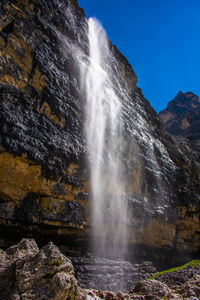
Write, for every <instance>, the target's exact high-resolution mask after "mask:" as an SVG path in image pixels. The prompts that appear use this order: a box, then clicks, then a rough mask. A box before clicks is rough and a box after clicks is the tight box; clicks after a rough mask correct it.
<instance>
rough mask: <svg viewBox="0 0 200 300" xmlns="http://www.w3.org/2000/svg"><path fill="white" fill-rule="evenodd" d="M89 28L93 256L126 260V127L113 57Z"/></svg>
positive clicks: (93, 25)
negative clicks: (123, 148) (114, 80)
mask: <svg viewBox="0 0 200 300" xmlns="http://www.w3.org/2000/svg"><path fill="white" fill-rule="evenodd" d="M88 24H89V33H88V37H89V58H90V61H89V64H88V66H87V67H86V69H85V76H84V79H83V81H84V84H83V86H84V89H85V92H86V98H87V104H86V126H85V129H86V138H87V146H88V156H89V157H88V160H89V162H90V172H91V200H92V247H93V251H94V253H95V254H101V255H103V256H105V257H122V258H123V257H124V255H125V252H126V211H127V209H126V203H125V201H124V198H123V189H124V184H123V176H122V173H123V167H122V163H121V160H120V152H121V145H122V137H121V136H122V128H123V121H122V117H121V101H120V99H119V98H118V97H117V95H116V93H115V91H114V87H113V83H112V79H111V75H110V72H111V69H112V68H111V66H110V64H109V61H110V58H111V56H112V54H111V52H110V49H109V45H108V40H107V37H106V34H105V32H104V29H103V28H102V26H101V24H100V23H99V22H98V21H97V20H96V19H93V18H90V19H89V21H88Z"/></svg>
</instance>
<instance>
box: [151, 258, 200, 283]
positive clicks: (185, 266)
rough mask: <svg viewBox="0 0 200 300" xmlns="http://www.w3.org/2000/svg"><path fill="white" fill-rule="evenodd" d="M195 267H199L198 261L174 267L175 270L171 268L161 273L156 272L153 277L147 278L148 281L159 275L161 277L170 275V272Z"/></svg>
mask: <svg viewBox="0 0 200 300" xmlns="http://www.w3.org/2000/svg"><path fill="white" fill-rule="evenodd" d="M197 266H200V259H197V260H192V261H190V262H188V263H186V264H184V265H182V266H179V267H175V268H172V269H169V270H164V271H161V272H158V273H155V274H154V275H153V276H151V277H150V278H149V280H151V279H155V278H157V277H158V276H160V275H163V274H166V273H171V272H175V271H178V270H182V269H185V268H188V267H191V268H195V267H197Z"/></svg>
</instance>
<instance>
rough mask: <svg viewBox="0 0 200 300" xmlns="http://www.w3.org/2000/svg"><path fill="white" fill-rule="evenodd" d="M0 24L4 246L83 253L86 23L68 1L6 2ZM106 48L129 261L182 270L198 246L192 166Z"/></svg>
mask: <svg viewBox="0 0 200 300" xmlns="http://www.w3.org/2000/svg"><path fill="white" fill-rule="evenodd" d="M0 16H1V18H0V54H1V55H0V145H1V146H0V225H1V240H0V243H1V246H2V247H3V248H6V247H7V246H8V245H12V244H13V243H15V242H17V241H19V240H20V239H21V238H22V237H24V236H26V237H27V236H28V237H34V238H35V239H36V240H37V242H38V243H39V245H44V244H45V243H47V242H48V241H49V240H53V241H54V242H56V243H57V244H58V245H59V246H61V245H65V246H66V244H67V247H69V248H70V247H72V248H73V247H75V246H76V247H80V248H82V249H84V248H85V249H87V243H88V239H89V237H90V195H89V185H90V172H89V169H88V167H87V153H86V143H85V137H84V132H83V128H84V126H83V122H84V103H85V95H84V93H83V92H82V90H81V78H80V64H82V63H88V37H87V19H86V17H85V14H84V11H83V9H81V8H80V7H79V6H78V4H77V2H76V1H75V0H65V1H64V0H59V1H56V0H48V1H39V0H31V1H19V0H16V1H13V0H11V1H8V0H3V1H2V2H1V4H0ZM109 47H110V51H111V58H110V59H111V61H110V66H111V67H110V68H109V69H110V72H111V78H112V80H113V86H114V89H115V92H116V95H117V96H118V97H119V98H120V99H121V102H122V113H123V118H124V128H123V149H122V156H123V161H122V163H123V164H124V166H125V173H126V176H127V180H126V194H125V195H124V201H127V203H128V208H129V224H128V226H129V233H130V234H129V238H128V245H129V249H130V250H129V253H130V257H129V258H130V259H131V258H133V257H134V258H135V259H136V258H137V257H138V258H139V259H143V258H146V259H147V258H149V257H151V259H152V260H155V261H157V262H159V263H166V264H167V263H168V261H169V262H170V263H171V264H175V263H177V262H178V263H180V260H182V261H183V262H185V261H186V260H189V259H191V258H192V257H197V256H198V251H199V245H200V225H199V215H200V211H199V200H200V199H199V195H200V184H199V182H200V165H199V164H200V161H199V156H198V154H197V151H196V149H195V147H193V146H192V145H191V144H190V143H188V142H187V141H186V140H185V139H182V140H178V139H176V138H174V137H173V136H171V135H169V134H168V133H167V132H166V131H165V130H164V128H163V126H162V124H161V122H160V120H159V117H158V115H157V114H156V112H155V111H154V110H153V108H152V107H151V106H150V104H149V103H148V101H147V100H146V99H145V98H144V96H143V95H142V92H141V90H140V89H139V88H138V87H137V86H136V84H137V77H136V75H135V73H134V71H133V69H132V67H131V66H130V64H129V63H128V62H127V60H126V59H125V58H124V56H123V55H122V54H121V53H120V52H119V51H118V49H117V48H116V47H115V46H114V45H112V43H111V42H109ZM105 176H106V174H105ZM105 213H107V212H106V211H105ZM182 261H181V262H182Z"/></svg>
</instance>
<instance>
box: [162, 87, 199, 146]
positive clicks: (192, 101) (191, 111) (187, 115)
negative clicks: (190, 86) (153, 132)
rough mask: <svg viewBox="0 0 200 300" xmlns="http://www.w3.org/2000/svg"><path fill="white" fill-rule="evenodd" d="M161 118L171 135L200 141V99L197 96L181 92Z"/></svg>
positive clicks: (169, 104)
mask: <svg viewBox="0 0 200 300" xmlns="http://www.w3.org/2000/svg"><path fill="white" fill-rule="evenodd" d="M159 116H160V119H161V121H162V123H163V125H164V127H165V128H166V130H167V131H168V132H169V133H171V134H173V135H180V136H184V137H187V138H188V139H190V140H191V141H195V140H199V139H200V133H199V128H200V99H199V97H198V96H197V95H195V94H193V93H191V92H187V93H182V92H179V93H178V94H177V95H176V97H175V98H174V99H173V100H172V101H170V102H169V103H168V105H167V108H166V109H165V110H163V111H161V112H160V113H159Z"/></svg>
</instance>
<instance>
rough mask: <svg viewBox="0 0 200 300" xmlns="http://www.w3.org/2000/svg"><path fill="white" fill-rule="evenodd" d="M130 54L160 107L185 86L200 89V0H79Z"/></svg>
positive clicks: (199, 91) (147, 93)
mask: <svg viewBox="0 0 200 300" xmlns="http://www.w3.org/2000/svg"><path fill="white" fill-rule="evenodd" d="M78 3H79V5H80V6H81V7H83V8H84V10H85V13H86V16H87V17H96V18H97V19H98V20H99V21H100V22H101V23H102V25H103V27H104V29H105V31H106V32H107V35H108V37H109V39H110V40H111V41H112V43H113V44H115V45H116V46H117V47H118V48H119V50H120V51H121V52H122V53H123V55H124V56H125V57H126V58H127V59H128V61H129V62H130V64H131V65H132V67H133V69H134V71H135V72H136V74H137V77H138V86H139V87H140V88H142V91H143V94H144V96H145V97H146V98H147V99H148V100H149V102H150V103H151V105H152V106H153V107H154V109H155V110H156V111H157V112H159V111H160V110H162V109H165V107H166V105H167V103H168V102H169V101H170V100H172V99H173V98H174V97H175V96H176V94H177V93H178V92H179V91H180V90H181V91H183V92H187V91H192V92H194V93H196V94H197V95H200V74H199V73H200V0H78Z"/></svg>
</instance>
